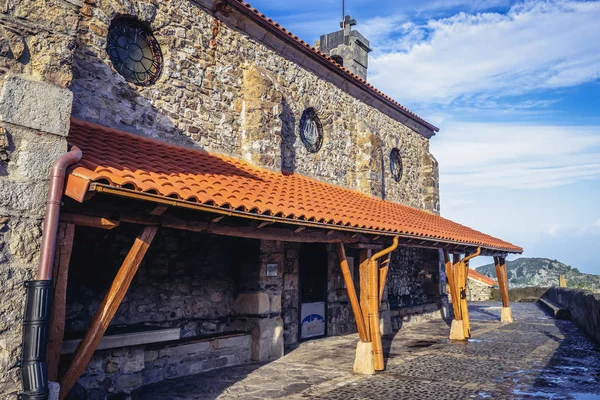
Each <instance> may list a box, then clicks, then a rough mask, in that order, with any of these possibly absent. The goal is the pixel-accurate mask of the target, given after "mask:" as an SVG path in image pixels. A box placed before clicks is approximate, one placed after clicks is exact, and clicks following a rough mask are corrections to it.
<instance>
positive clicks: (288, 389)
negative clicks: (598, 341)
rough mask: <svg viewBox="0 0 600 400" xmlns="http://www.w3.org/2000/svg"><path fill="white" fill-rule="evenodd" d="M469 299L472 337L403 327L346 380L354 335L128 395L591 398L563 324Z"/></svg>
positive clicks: (571, 328) (590, 349) (591, 367)
mask: <svg viewBox="0 0 600 400" xmlns="http://www.w3.org/2000/svg"><path fill="white" fill-rule="evenodd" d="M500 307H501V305H500V304H499V303H491V302H490V303H471V304H470V305H469V309H470V314H471V319H472V320H471V321H472V322H471V325H472V335H473V338H472V339H471V340H469V341H468V343H456V342H450V341H449V340H447V335H448V332H449V328H448V325H447V324H446V323H445V322H444V321H431V322H426V323H422V324H414V325H409V326H406V327H404V328H402V329H401V330H400V331H399V332H397V333H396V334H395V335H394V336H393V337H389V338H386V339H385V340H384V351H385V352H386V353H387V354H388V355H389V357H387V358H386V360H387V368H386V371H385V372H382V373H378V374H376V375H374V376H359V375H354V374H353V373H352V372H351V371H352V363H353V358H354V350H355V346H356V342H357V340H358V337H357V336H356V335H348V336H342V337H331V338H326V339H321V340H314V341H310V342H305V343H303V344H302V345H300V346H299V347H298V348H297V349H295V350H293V351H291V352H290V353H289V354H287V355H286V356H285V357H283V358H282V359H279V360H277V361H274V362H271V363H269V364H263V365H258V364H254V365H244V366H240V367H235V368H229V369H222V370H215V371H211V372H208V373H204V374H199V375H194V376H190V377H185V378H178V379H174V380H171V381H166V382H161V383H158V384H154V385H150V386H146V387H144V388H142V389H141V390H138V392H136V393H134V394H133V396H132V397H133V399H148V400H158V399H161V400H166V399H173V400H175V399H186V400H195V399H244V400H254V399H279V398H281V399H319V400H365V399H436V400H443V399H488V398H489V399H580V400H592V399H600V349H599V348H598V346H596V345H595V344H594V343H593V342H592V341H590V340H589V339H588V338H587V337H586V336H585V334H584V333H583V332H581V331H580V330H579V329H578V328H577V326H576V325H574V323H572V322H571V321H560V320H554V319H552V318H549V317H548V316H547V315H546V314H545V313H544V312H543V311H541V310H540V309H539V308H538V306H536V305H535V304H530V303H517V304H514V305H513V315H514V318H515V322H514V323H512V324H501V323H500V322H499V319H500Z"/></svg>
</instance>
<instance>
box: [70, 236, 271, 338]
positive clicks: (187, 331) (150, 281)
mask: <svg viewBox="0 0 600 400" xmlns="http://www.w3.org/2000/svg"><path fill="white" fill-rule="evenodd" d="M139 230H140V228H139V227H136V226H128V225H121V226H119V227H118V228H115V229H113V230H110V231H103V230H99V229H93V228H84V227H77V228H76V232H75V242H74V247H73V256H72V257H71V265H70V267H69V282H68V289H67V316H66V336H67V337H69V338H74V337H78V336H79V337H80V336H82V335H83V333H84V332H85V330H86V329H87V327H88V326H89V325H90V322H91V320H92V317H93V316H94V314H95V312H96V310H97V308H98V307H99V305H100V302H101V301H102V299H103V297H104V294H105V293H106V291H107V290H108V288H109V287H110V285H111V283H112V280H113V279H114V277H115V275H116V272H117V270H118V269H119V267H120V265H121V262H122V260H123V259H124V257H125V255H126V254H127V252H128V250H129V247H130V246H131V244H132V243H133V241H134V239H135V237H136V236H137V234H138V233H139ZM236 250H237V251H236ZM259 270H260V242H259V241H258V240H249V239H236V238H231V237H224V236H215V235H210V234H202V233H191V232H184V231H178V230H173V229H160V230H159V231H158V233H157V236H156V238H155V240H154V241H153V243H152V246H150V249H149V250H148V254H147V255H146V257H145V258H144V261H143V262H142V264H141V265H140V268H139V270H138V273H137V274H136V276H135V277H134V279H133V281H132V283H131V286H130V288H129V290H128V291H127V295H126V296H125V298H124V299H123V302H122V303H121V305H120V307H119V309H118V310H117V313H116V314H115V317H114V318H113V320H112V322H111V326H113V327H117V326H130V327H131V328H130V329H134V327H135V326H144V327H157V328H158V327H160V328H174V327H179V328H181V329H182V332H181V336H182V337H183V338H188V337H196V336H199V335H207V334H216V333H223V332H230V331H247V330H248V328H247V326H246V324H245V323H244V322H243V321H241V320H240V319H239V318H237V317H236V315H237V314H240V315H243V314H246V312H245V310H242V309H241V307H240V306H238V305H237V304H235V301H236V299H237V297H238V295H240V294H242V293H246V292H248V291H249V290H253V289H254V287H253V286H256V285H258V279H259V276H258V273H259ZM253 271H255V274H254V276H253V277H251V276H250V273H251V272H253ZM242 274H243V275H244V279H245V281H244V282H241V279H240V278H241V277H240V275H242ZM234 308H235V309H234Z"/></svg>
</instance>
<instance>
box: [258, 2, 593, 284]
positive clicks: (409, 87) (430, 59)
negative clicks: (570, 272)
mask: <svg viewBox="0 0 600 400" xmlns="http://www.w3.org/2000/svg"><path fill="white" fill-rule="evenodd" d="M252 5H253V6H254V7H256V8H258V9H259V10H260V11H261V12H262V13H265V14H266V15H268V16H269V17H270V18H272V19H274V20H275V21H277V22H279V23H281V24H282V25H283V26H285V27H286V28H287V29H289V30H291V31H292V32H294V33H295V34H296V35H298V36H299V37H301V38H302V39H304V40H306V41H308V42H310V43H314V41H315V40H317V39H318V38H319V36H320V35H321V34H324V33H329V32H332V31H335V30H338V29H339V22H340V21H341V18H342V1H341V0H318V1H317V0H303V1H287V2H285V1H283V2H282V1H280V0H253V1H252ZM345 7H346V14H350V15H351V16H352V17H353V18H355V19H356V20H357V21H358V25H357V26H355V27H354V28H355V29H356V30H358V31H360V32H361V33H362V34H363V35H364V36H365V37H366V38H367V39H368V40H370V42H371V48H372V49H373V52H372V53H371V54H370V60H369V63H370V64H369V70H368V80H369V82H370V83H372V84H373V85H374V86H376V87H377V88H379V89H381V90H382V91H384V92H385V93H386V94H388V95H390V96H392V97H393V98H394V99H395V100H397V101H398V102H400V103H401V104H403V105H404V106H406V107H408V108H409V109H410V110H411V111H413V112H415V113H417V114H418V115H420V116H422V117H423V118H425V119H426V120H427V121H428V122H431V123H432V124H434V125H436V126H438V127H439V128H440V132H439V133H438V134H437V135H436V136H434V137H433V138H432V139H431V152H432V153H433V155H434V156H435V157H436V158H437V160H438V161H439V164H440V196H441V212H442V216H444V217H446V218H450V219H452V220H454V221H457V222H460V223H462V224H465V225H468V226H470V227H472V228H474V229H478V230H481V231H483V232H485V233H488V234H491V235H493V236H496V237H499V238H501V239H504V240H507V241H510V242H512V243H514V244H517V245H519V246H521V247H523V248H525V252H524V253H523V256H525V257H546V258H550V259H557V260H559V261H561V262H564V263H566V264H568V265H571V266H573V267H577V268H579V269H580V270H581V271H582V272H587V273H594V274H600V255H599V254H597V253H600V206H599V205H598V202H599V200H600V23H599V22H598V21H600V1H570V0H564V1H559V0H555V1H554V0H546V1H544V0H530V1H529V0H526V1H505V0H488V1H486V0H446V1H442V0H404V1H397V0H379V1H372V0H346V5H345ZM514 258H516V257H511V258H509V259H514ZM476 260H478V262H476V263H474V264H473V265H475V266H477V265H482V264H486V263H489V262H491V261H492V260H491V259H490V258H489V257H488V258H485V257H480V258H478V259H476Z"/></svg>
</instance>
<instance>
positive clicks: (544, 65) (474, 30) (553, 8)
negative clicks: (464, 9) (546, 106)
mask: <svg viewBox="0 0 600 400" xmlns="http://www.w3.org/2000/svg"><path fill="white" fill-rule="evenodd" d="M394 18H395V17H394V16H389V17H386V18H383V19H381V18H380V19H376V20H373V21H372V22H369V23H368V24H367V25H368V26H367V27H363V28H361V29H362V30H364V31H366V32H374V33H376V34H377V35H380V36H381V35H383V32H384V31H388V32H389V34H388V40H387V41H385V40H381V42H380V44H381V46H380V47H379V49H377V51H376V53H375V54H374V56H373V57H372V58H371V61H370V80H371V82H372V83H374V84H375V85H376V86H380V87H381V88H382V89H385V91H386V92H388V93H389V94H390V95H392V96H394V97H396V98H398V99H399V100H401V101H405V102H406V101H410V102H431V101H436V102H446V103H448V102H451V101H452V100H454V99H457V98H465V97H466V98H469V97H473V96H476V95H479V96H483V97H484V98H485V97H488V96H491V95H512V94H521V93H525V92H528V91H531V90H534V89H540V88H558V87H566V86H573V85H577V84H580V83H583V82H588V81H592V80H595V79H597V78H599V77H600V40H598V38H599V37H600V24H599V23H598V20H600V2H598V1H593V2H577V1H560V0H557V1H526V2H524V3H520V4H517V5H514V6H513V7H512V8H511V9H510V11H509V12H508V13H507V14H498V13H480V14H467V13H459V14H457V15H454V16H452V17H450V18H444V19H438V20H429V21H428V22H426V23H424V24H420V25H418V24H412V23H404V24H394Z"/></svg>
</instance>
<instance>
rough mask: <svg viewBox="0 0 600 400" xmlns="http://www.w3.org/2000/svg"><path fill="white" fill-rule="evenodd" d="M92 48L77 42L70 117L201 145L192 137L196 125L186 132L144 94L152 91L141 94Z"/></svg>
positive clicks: (192, 145) (162, 78) (200, 147)
mask: <svg viewBox="0 0 600 400" xmlns="http://www.w3.org/2000/svg"><path fill="white" fill-rule="evenodd" d="M95 52H96V49H94V48H91V47H89V46H86V45H85V44H84V43H81V42H79V43H78V50H77V54H76V57H75V60H74V62H73V83H72V85H71V91H72V92H73V110H72V116H73V117H76V118H80V119H83V120H86V121H90V122H95V123H98V124H101V125H103V126H107V127H111V128H115V129H119V130H122V131H125V132H129V133H134V134H137V135H141V136H146V137H152V138H155V139H161V140H163V141H166V142H169V143H171V144H175V145H179V146H184V147H189V148H194V149H202V146H201V145H199V144H198V142H196V141H195V140H193V138H192V136H193V135H194V134H196V135H198V136H200V132H199V129H193V128H192V127H190V131H189V132H185V131H184V130H182V129H181V128H179V127H177V126H176V125H175V124H174V123H173V120H172V118H173V117H172V116H170V115H168V113H167V111H164V112H163V111H161V110H159V109H157V108H156V107H155V106H154V105H153V104H152V101H151V100H150V99H148V98H147V97H145V96H146V95H147V96H149V95H151V94H150V93H149V92H148V89H144V90H146V92H145V93H144V95H143V94H142V93H141V92H140V91H139V90H142V89H139V90H138V89H136V87H135V86H134V85H132V84H129V83H127V82H125V81H124V79H123V78H120V77H119V76H118V74H117V73H116V72H115V71H114V70H113V69H112V68H111V67H110V66H109V65H108V64H107V63H106V62H105V60H104V59H102V58H100V57H98V56H97V55H96V54H95ZM166 73H167V72H166V71H163V76H162V77H161V78H160V79H159V81H158V83H157V84H156V86H157V90H161V91H162V90H166V88H165V87H164V85H161V84H160V82H161V81H163V80H166V79H168V78H169V77H168V76H165V74H166ZM198 90H200V87H198ZM115 110H119V111H118V112H115ZM177 118H179V116H177ZM192 131H194V132H192Z"/></svg>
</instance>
